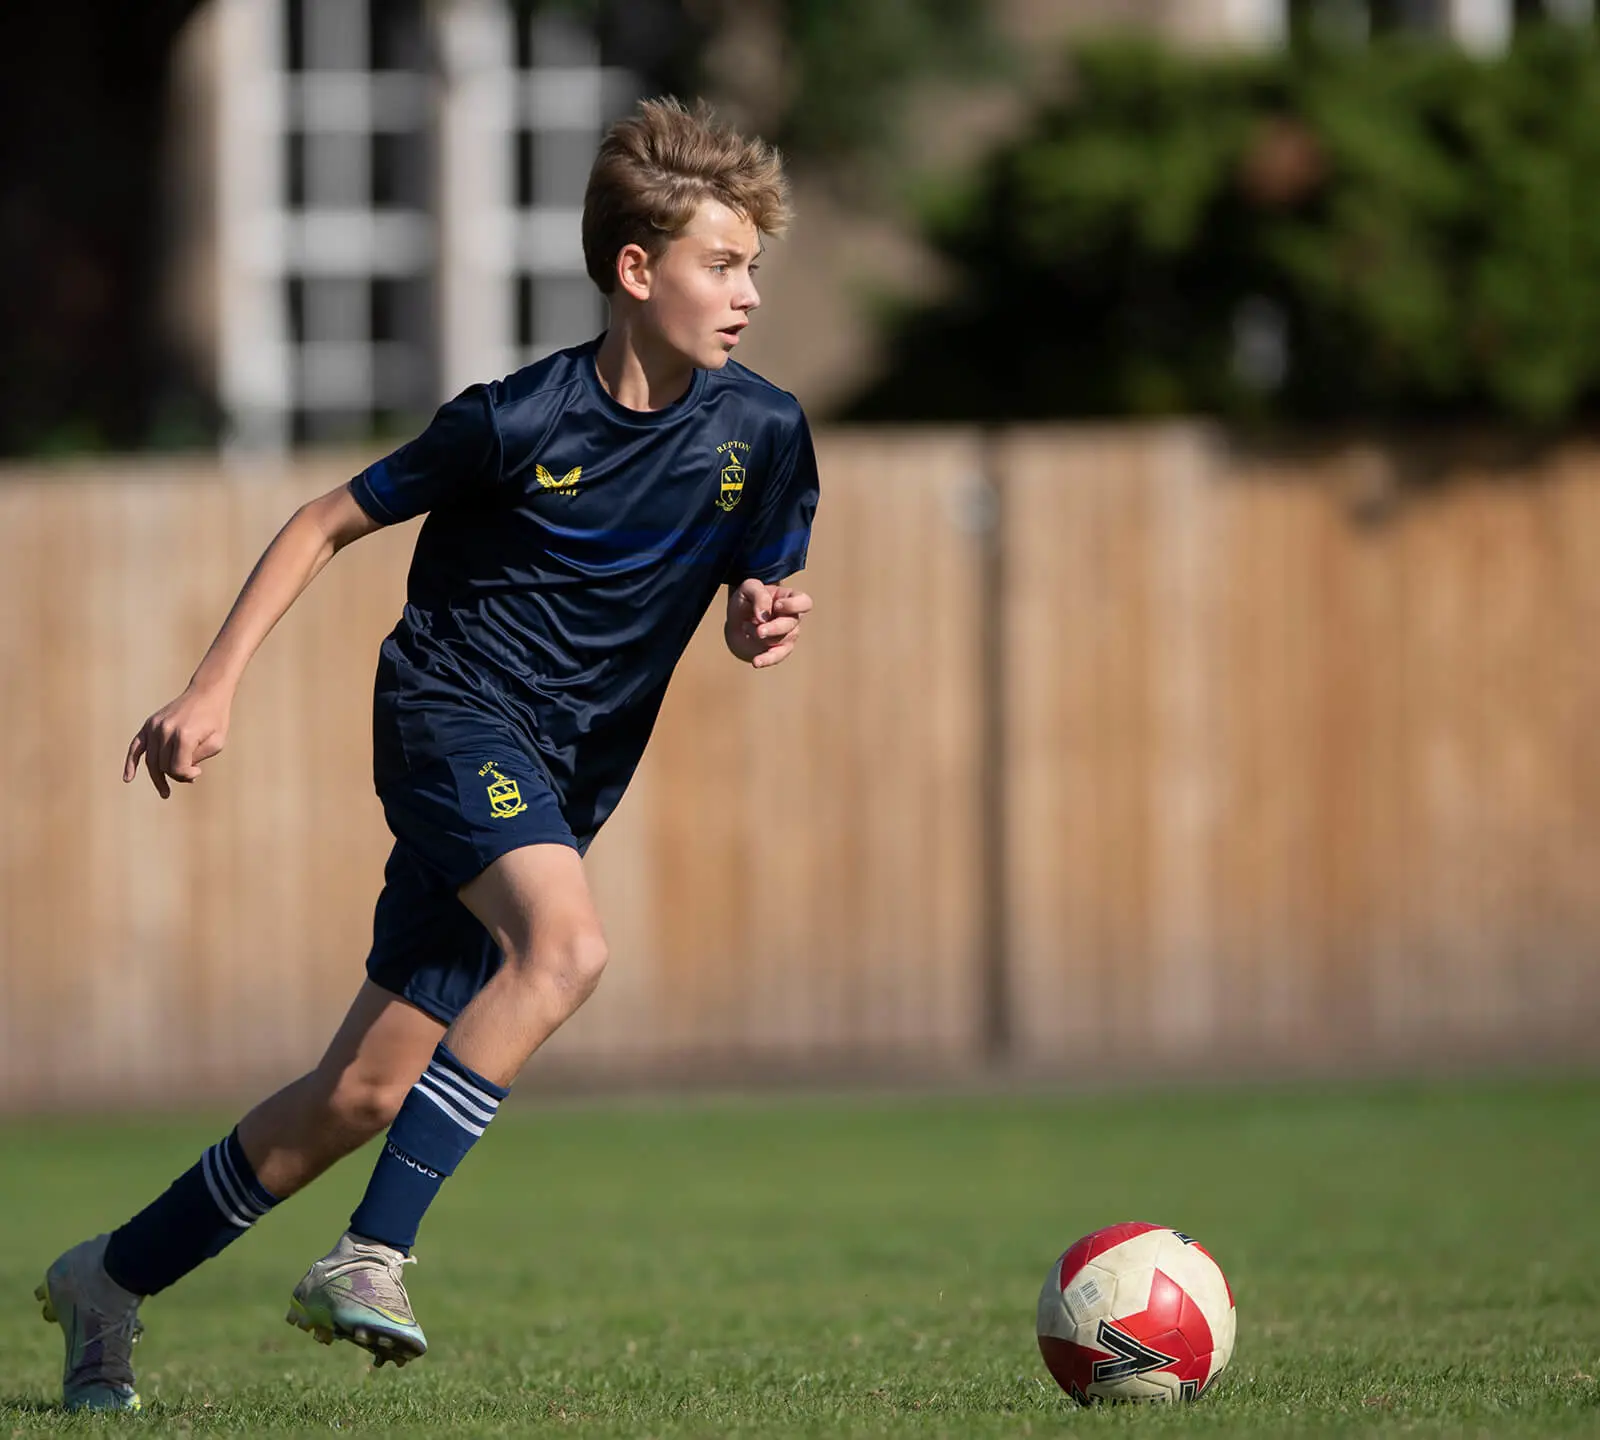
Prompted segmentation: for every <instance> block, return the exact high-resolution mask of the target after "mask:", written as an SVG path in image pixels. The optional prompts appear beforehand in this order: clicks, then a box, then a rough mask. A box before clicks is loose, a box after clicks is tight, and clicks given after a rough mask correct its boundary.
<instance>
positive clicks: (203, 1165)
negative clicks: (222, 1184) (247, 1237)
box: [200, 1150, 254, 1230]
mask: <svg viewBox="0 0 1600 1440" xmlns="http://www.w3.org/2000/svg"><path fill="white" fill-rule="evenodd" d="M200 1174H201V1176H202V1177H203V1178H204V1180H205V1182H206V1189H207V1190H209V1191H210V1192H211V1199H212V1201H213V1202H214V1203H215V1205H216V1207H217V1209H218V1210H220V1211H221V1212H222V1218H223V1219H224V1220H226V1221H227V1222H228V1223H229V1224H230V1225H237V1226H238V1227H239V1228H240V1229H241V1230H248V1229H249V1228H250V1226H251V1225H252V1224H253V1223H254V1222H253V1221H250V1220H244V1219H241V1218H240V1217H239V1216H238V1215H237V1214H235V1213H234V1211H233V1208H232V1206H231V1205H230V1204H229V1203H228V1201H227V1200H225V1199H224V1198H223V1195H222V1191H221V1189H220V1188H219V1187H218V1185H217V1181H216V1177H215V1176H214V1175H213V1173H212V1160H211V1152H210V1151H209V1150H207V1151H206V1152H205V1154H203V1155H202V1156H201V1157H200Z"/></svg>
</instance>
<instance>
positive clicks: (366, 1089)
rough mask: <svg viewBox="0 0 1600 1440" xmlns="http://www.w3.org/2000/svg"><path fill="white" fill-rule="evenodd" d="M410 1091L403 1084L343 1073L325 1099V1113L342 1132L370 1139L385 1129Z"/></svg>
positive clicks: (408, 1087) (407, 1085) (408, 1085)
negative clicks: (328, 1112)
mask: <svg viewBox="0 0 1600 1440" xmlns="http://www.w3.org/2000/svg"><path fill="white" fill-rule="evenodd" d="M410 1090H411V1086H410V1084H409V1083H408V1082H406V1081H403V1080H402V1081H394V1080H387V1079H384V1080H377V1079H372V1078H370V1077H367V1076H358V1075H352V1074H350V1073H349V1072H348V1071H346V1072H345V1073H344V1074H342V1075H340V1076H339V1077H338V1079H337V1081H336V1082H335V1084H334V1086H333V1089H332V1092H331V1093H330V1094H329V1096H328V1109H329V1110H330V1111H331V1112H332V1115H333V1118H334V1119H335V1120H337V1121H338V1123H339V1124H340V1125H341V1126H342V1127H343V1128H345V1129H347V1130H350V1131H353V1132H354V1133H356V1134H360V1135H363V1136H367V1137H370V1136H373V1135H377V1134H380V1133H382V1132H383V1131H385V1130H387V1129H388V1128H389V1126H390V1125H391V1124H392V1123H393V1121H394V1117H395V1116H396V1115H398V1114H399V1113H400V1107H401V1106H402V1105H403V1104H405V1099H406V1095H407V1094H408V1093H409V1092H410Z"/></svg>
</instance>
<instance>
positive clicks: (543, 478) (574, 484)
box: [533, 465, 583, 495]
mask: <svg viewBox="0 0 1600 1440" xmlns="http://www.w3.org/2000/svg"><path fill="white" fill-rule="evenodd" d="M582 474H583V466H581V465H574V466H573V467H572V469H570V470H569V471H567V473H566V474H565V475H563V476H562V477H561V478H560V479H559V480H557V479H556V477H555V476H554V475H552V474H551V473H550V472H549V471H548V470H546V469H545V468H544V466H543V465H535V466H534V467H533V478H534V479H535V480H537V481H538V482H539V484H540V485H542V486H543V487H544V488H545V489H546V490H554V491H555V492H556V494H557V495H576V494H577V493H578V478H579V476H581V475H582Z"/></svg>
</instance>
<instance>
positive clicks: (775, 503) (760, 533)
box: [725, 415, 821, 585]
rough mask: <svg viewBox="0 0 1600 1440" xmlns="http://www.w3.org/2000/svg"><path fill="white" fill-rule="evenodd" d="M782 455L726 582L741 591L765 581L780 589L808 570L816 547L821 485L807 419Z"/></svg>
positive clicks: (800, 418) (798, 427)
mask: <svg viewBox="0 0 1600 1440" xmlns="http://www.w3.org/2000/svg"><path fill="white" fill-rule="evenodd" d="M799 421H800V423H799V425H798V426H797V427H796V429H795V430H794V432H793V434H792V435H791V436H790V437H789V443H788V444H787V446H786V447H785V448H784V450H783V451H782V452H781V453H780V454H779V456H778V460H777V464H776V466H775V467H774V469H773V473H772V479H771V483H770V484H769V485H768V486H767V487H766V489H765V490H764V492H763V494H762V496H761V500H760V503H759V506H758V508H757V510H756V513H755V515H754V516H753V517H752V518H751V521H750V527H749V529H747V530H746V531H745V533H744V535H743V537H742V538H741V540H740V542H739V550H738V552H737V554H736V555H735V556H734V558H733V561H732V563H731V564H730V565H729V567H728V573H727V576H726V577H725V578H726V581H727V583H728V584H730V585H738V584H740V583H741V582H742V581H745V580H760V581H762V582H763V583H764V584H767V585H775V584H776V583H777V582H778V581H779V580H782V579H783V578H784V577H785V576H787V575H792V574H794V572H795V571H796V570H803V569H805V564H806V551H807V549H808V548H809V547H810V544H811V521H812V518H813V517H814V516H815V514H816V512H817V499H818V495H819V493H820V489H821V486H820V483H819V481H818V479H817V456H816V451H815V450H814V449H813V447H812V444H811V427H810V426H808V425H807V424H806V419H805V416H804V415H802V416H800V417H799Z"/></svg>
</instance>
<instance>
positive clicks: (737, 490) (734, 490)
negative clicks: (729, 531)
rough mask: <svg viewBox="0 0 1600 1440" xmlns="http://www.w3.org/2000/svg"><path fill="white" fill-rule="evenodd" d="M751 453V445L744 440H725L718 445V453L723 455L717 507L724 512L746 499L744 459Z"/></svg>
mask: <svg viewBox="0 0 1600 1440" xmlns="http://www.w3.org/2000/svg"><path fill="white" fill-rule="evenodd" d="M749 453H750V447H749V446H748V445H747V444H745V442H744V441H743V440H724V441H723V442H722V444H720V445H719V446H717V454H719V455H720V456H722V471H721V477H720V478H721V484H720V485H719V487H718V489H717V509H719V510H721V511H723V512H724V513H726V512H727V511H729V510H732V509H733V507H734V506H735V505H737V504H738V503H739V502H740V501H741V500H742V499H744V459H745V456H746V455H748V454H749Z"/></svg>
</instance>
